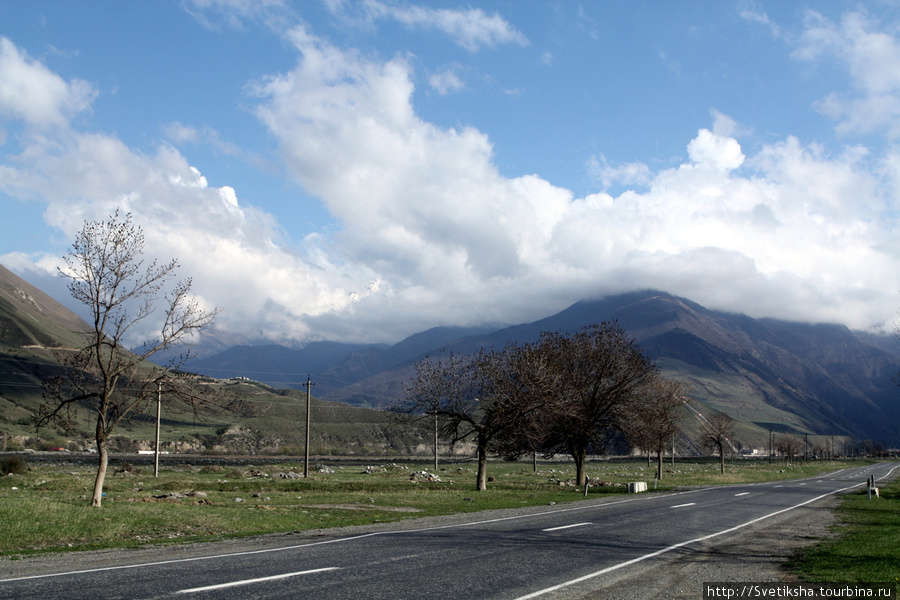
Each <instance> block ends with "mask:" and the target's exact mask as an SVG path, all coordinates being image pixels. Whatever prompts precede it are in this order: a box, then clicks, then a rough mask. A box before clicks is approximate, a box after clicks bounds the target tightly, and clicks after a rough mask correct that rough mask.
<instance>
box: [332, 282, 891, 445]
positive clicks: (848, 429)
mask: <svg viewBox="0 0 900 600" xmlns="http://www.w3.org/2000/svg"><path fill="white" fill-rule="evenodd" d="M601 321H616V322H618V323H619V325H621V326H622V327H623V328H624V329H625V330H626V331H628V332H629V334H631V335H632V336H634V337H635V339H636V341H637V342H638V343H639V344H640V346H641V347H642V348H643V350H644V351H645V352H646V354H647V355H648V356H649V357H650V358H652V359H653V360H654V361H656V362H657V364H658V365H659V366H660V367H661V368H662V369H663V371H664V372H665V374H666V375H668V376H671V377H677V378H680V379H684V380H686V381H689V382H690V383H691V384H692V386H693V391H692V396H694V397H696V398H697V399H698V400H700V401H701V402H702V403H703V404H705V405H708V406H710V407H712V408H714V409H716V410H722V411H725V412H728V413H729V414H731V415H732V416H734V417H735V418H739V419H741V420H745V421H747V422H751V423H757V424H758V425H759V426H760V427H764V428H765V427H769V426H774V427H776V428H783V429H796V430H800V431H809V432H815V433H827V434H834V435H853V436H857V437H874V438H880V439H885V440H888V439H894V438H895V437H896V436H897V435H898V434H900V390H898V389H897V388H896V387H895V386H894V385H893V382H892V377H893V375H894V374H896V373H897V372H898V370H900V366H898V365H900V360H898V359H897V357H896V356H895V355H893V354H891V353H889V352H887V351H885V350H884V349H883V348H881V347H878V346H876V345H874V344H871V343H869V341H867V339H864V336H860V335H857V334H856V333H854V332H852V331H850V330H849V329H847V328H846V327H844V326H840V325H808V324H801V323H790V322H784V321H778V320H773V319H760V320H757V319H752V318H750V317H747V316H745V315H735V314H730V313H724V312H717V311H710V310H707V309H706V308H704V307H702V306H700V305H699V304H697V303H694V302H691V301H689V300H685V299H683V298H677V297H674V296H671V295H669V294H665V293H660V292H655V291H645V292H635V293H630V294H623V295H619V296H614V297H610V298H605V299H601V300H594V301H585V302H579V303H577V304H575V305H573V306H571V307H569V308H568V309H566V310H564V311H562V312H560V313H558V314H556V315H553V316H551V317H548V318H546V319H542V320H540V321H536V322H534V323H528V324H522V325H517V326H514V327H509V328H505V329H501V330H498V331H496V332H492V333H490V334H485V335H478V336H473V337H468V338H463V339H460V340H458V341H456V342H454V343H451V344H446V345H444V347H445V348H446V350H448V351H453V352H457V353H469V352H474V351H476V350H477V349H479V348H482V347H491V346H493V347H495V348H502V347H503V346H504V345H505V344H506V343H508V342H510V341H519V342H525V341H533V340H536V339H537V338H538V336H539V335H540V333H541V332H542V331H563V332H574V331H577V330H578V329H580V328H582V327H584V326H586V325H589V324H591V323H598V322H601ZM439 350H440V348H434V349H432V352H431V353H432V354H435V353H437V352H438V351H439ZM385 352H386V353H388V354H389V353H390V350H388V351H385ZM424 354H425V352H423V353H422V354H421V355H420V356H419V358H421V356H423V355H424ZM415 358H416V357H411V358H409V359H407V360H406V362H403V361H402V360H401V357H395V359H393V362H394V364H395V366H394V367H393V368H391V369H390V370H389V371H385V372H380V373H378V374H377V375H373V376H370V377H369V378H367V379H364V380H362V381H358V382H354V383H353V384H352V385H348V386H345V387H344V388H342V389H340V390H337V391H334V392H331V393H330V394H328V396H327V397H328V399H330V400H338V401H343V402H349V403H353V404H361V405H371V406H386V405H388V404H390V403H392V402H393V401H396V399H399V398H401V397H402V394H403V386H404V384H405V382H406V381H408V380H409V377H410V376H411V375H412V372H413V371H412V364H413V363H414V361H415ZM352 362H353V359H352V358H349V359H348V363H352ZM385 362H392V360H387V361H385ZM347 368H348V369H349V368H350V366H349V365H348V366H347ZM365 370H366V369H360V372H364V371H365Z"/></svg>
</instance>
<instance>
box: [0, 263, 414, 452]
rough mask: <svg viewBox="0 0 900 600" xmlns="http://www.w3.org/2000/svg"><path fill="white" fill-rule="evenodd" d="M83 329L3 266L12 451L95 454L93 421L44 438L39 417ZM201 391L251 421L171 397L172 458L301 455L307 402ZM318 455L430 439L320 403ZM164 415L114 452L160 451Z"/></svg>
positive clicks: (47, 431)
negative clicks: (241, 405) (229, 399)
mask: <svg viewBox="0 0 900 600" xmlns="http://www.w3.org/2000/svg"><path fill="white" fill-rule="evenodd" d="M87 329H88V325H87V324H86V323H84V322H83V321H82V320H81V319H80V318H78V317H77V316H76V315H75V314H73V313H72V312H71V311H69V310H68V309H66V308H65V307H64V306H62V305H61V304H59V303H58V302H56V301H55V300H53V299H52V298H50V297H49V296H47V295H46V294H44V293H43V292H41V291H40V290H38V289H37V288H35V287H34V286H32V285H30V284H28V283H27V282H25V281H24V280H22V279H21V278H19V277H18V276H16V275H15V274H13V273H11V272H10V271H9V270H7V269H6V268H4V267H3V266H2V265H0V433H2V434H3V435H2V436H0V440H2V442H3V443H4V444H5V445H6V447H7V449H14V448H19V447H23V446H25V445H28V446H30V447H35V448H51V447H70V448H71V449H76V450H77V449H87V448H90V447H92V445H93V434H92V432H93V429H94V420H95V419H94V415H92V414H91V412H90V410H89V409H88V408H87V407H86V406H82V407H80V408H77V409H76V413H75V416H76V423H75V426H74V428H73V429H71V430H69V431H63V430H61V429H59V428H58V427H52V426H45V427H42V428H41V429H40V430H36V429H35V426H34V423H33V419H32V415H33V414H34V412H35V410H36V409H37V408H38V406H39V405H40V403H41V401H42V391H43V383H44V382H45V381H48V380H50V379H51V378H53V377H54V376H56V375H57V374H59V373H60V372H61V367H60V361H61V360H64V359H65V356H66V354H67V353H70V352H71V351H72V349H74V348H77V347H79V346H81V345H82V343H83V342H82V341H81V340H82V335H81V333H79V332H84V331H87ZM193 383H194V385H201V386H207V387H211V388H213V389H214V390H215V391H218V392H220V393H224V394H231V395H239V396H241V397H243V398H244V399H245V400H246V403H247V405H249V407H250V408H251V411H250V414H249V415H248V414H234V413H230V412H223V411H219V410H211V409H209V408H204V407H202V406H201V407H200V408H199V410H195V409H194V407H192V406H190V405H188V404H186V403H184V402H182V401H180V400H177V399H173V398H167V397H163V402H162V404H163V409H162V419H161V428H160V430H161V433H160V438H161V442H162V444H161V446H162V448H163V449H164V450H165V449H168V450H170V451H193V452H215V453H242V454H243V453H302V452H303V450H304V441H305V431H306V426H305V423H306V394H305V392H301V391H297V390H278V389H275V388H272V387H269V386H266V385H263V384H260V383H256V382H252V381H248V380H241V379H229V380H219V379H213V378H208V377H200V376H196V377H194V382H193ZM310 412H311V418H310V423H311V427H310V430H311V435H310V450H311V452H312V453H313V454H322V455H360V454H365V455H385V456H390V455H398V454H402V455H405V454H410V453H413V452H415V451H416V450H417V449H418V450H420V451H423V452H424V451H426V450H425V447H424V444H423V440H427V439H428V437H427V433H425V432H421V431H419V430H418V429H417V428H416V427H415V426H410V425H408V424H400V423H398V422H396V420H395V418H394V417H393V415H391V414H390V413H387V412H384V411H378V410H370V409H364V408H357V407H351V406H348V405H344V404H340V403H335V402H324V401H320V400H318V399H316V398H315V397H313V398H312V402H311V411H310ZM155 424H156V406H155V403H153V404H152V405H151V406H148V407H146V409H145V410H144V411H143V413H141V414H137V415H135V416H134V417H133V418H132V419H131V421H130V422H127V423H125V424H124V425H122V426H120V428H119V429H117V430H116V435H117V437H116V439H115V440H114V448H116V449H119V450H123V451H125V450H129V451H134V450H137V449H150V448H152V443H151V442H152V440H153V439H154V437H155Z"/></svg>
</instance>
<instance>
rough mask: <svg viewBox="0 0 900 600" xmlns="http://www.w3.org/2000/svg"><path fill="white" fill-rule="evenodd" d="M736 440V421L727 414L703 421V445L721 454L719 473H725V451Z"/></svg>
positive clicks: (715, 415)
mask: <svg viewBox="0 0 900 600" xmlns="http://www.w3.org/2000/svg"><path fill="white" fill-rule="evenodd" d="M732 438H734V420H733V419H732V418H731V417H729V416H728V415H726V414H725V413H716V414H714V415H713V416H711V417H710V418H709V419H703V433H702V437H701V440H700V441H701V445H703V446H705V447H707V448H710V449H712V450H714V451H716V452H718V453H719V472H720V473H723V474H724V473H725V450H726V448H728V447H729V445H730V444H731V440H732Z"/></svg>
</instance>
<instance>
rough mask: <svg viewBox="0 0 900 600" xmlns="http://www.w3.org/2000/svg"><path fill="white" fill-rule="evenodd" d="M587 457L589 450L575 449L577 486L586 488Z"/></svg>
mask: <svg viewBox="0 0 900 600" xmlns="http://www.w3.org/2000/svg"><path fill="white" fill-rule="evenodd" d="M586 456H587V449H586V448H584V447H580V448H573V450H572V459H573V460H574V461H575V485H577V486H578V487H584V482H585V472H584V459H585V457H586Z"/></svg>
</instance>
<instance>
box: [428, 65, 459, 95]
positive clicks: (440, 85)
mask: <svg viewBox="0 0 900 600" xmlns="http://www.w3.org/2000/svg"><path fill="white" fill-rule="evenodd" d="M428 85H430V86H431V87H432V88H434V89H435V91H437V93H439V94H440V95H442V96H446V95H447V94H449V93H450V92H456V91H459V90H461V89H463V88H464V87H465V85H466V84H464V83H463V81H462V79H460V78H459V75H457V74H456V72H455V71H453V70H450V69H446V70H444V71H439V72H437V73H432V74H431V75H430V76H429V77H428Z"/></svg>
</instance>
